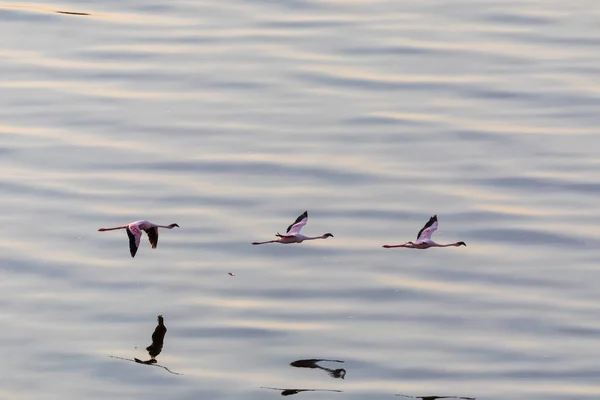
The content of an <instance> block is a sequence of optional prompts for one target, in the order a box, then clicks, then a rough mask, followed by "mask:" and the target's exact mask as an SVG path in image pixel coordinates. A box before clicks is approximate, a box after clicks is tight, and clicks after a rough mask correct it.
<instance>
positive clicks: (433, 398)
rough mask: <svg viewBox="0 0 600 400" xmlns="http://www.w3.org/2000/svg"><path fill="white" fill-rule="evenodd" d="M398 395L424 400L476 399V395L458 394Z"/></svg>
mask: <svg viewBox="0 0 600 400" xmlns="http://www.w3.org/2000/svg"><path fill="white" fill-rule="evenodd" d="M396 396H401V397H410V398H412V399H422V400H437V399H463V400H475V397H458V396H407V395H405V394H397V395H396Z"/></svg>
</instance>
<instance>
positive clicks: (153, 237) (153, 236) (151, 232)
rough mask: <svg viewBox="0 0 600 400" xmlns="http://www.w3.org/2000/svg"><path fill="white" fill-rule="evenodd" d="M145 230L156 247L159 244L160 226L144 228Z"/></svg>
mask: <svg viewBox="0 0 600 400" xmlns="http://www.w3.org/2000/svg"><path fill="white" fill-rule="evenodd" d="M144 232H146V234H147V235H148V239H149V240H150V244H151V245H152V248H153V249H155V248H156V246H158V228H157V227H152V228H148V229H144Z"/></svg>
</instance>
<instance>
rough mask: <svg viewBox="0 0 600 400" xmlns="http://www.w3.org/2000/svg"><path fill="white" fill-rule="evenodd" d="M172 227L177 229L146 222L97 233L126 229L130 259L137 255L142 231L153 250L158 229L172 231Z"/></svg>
mask: <svg viewBox="0 0 600 400" xmlns="http://www.w3.org/2000/svg"><path fill="white" fill-rule="evenodd" d="M174 227H178V228H179V225H177V224H171V225H167V226H164V225H156V224H153V223H152V222H148V221H135V222H131V223H130V224H127V225H123V226H117V227H116V228H100V229H98V231H99V232H104V231H114V230H117V229H126V230H127V236H129V252H130V253H131V257H132V258H133V257H135V253H137V251H138V247H140V238H141V237H142V231H145V232H146V234H147V235H148V239H150V244H151V245H152V248H153V249H155V248H156V246H157V245H158V228H167V229H173V228H174Z"/></svg>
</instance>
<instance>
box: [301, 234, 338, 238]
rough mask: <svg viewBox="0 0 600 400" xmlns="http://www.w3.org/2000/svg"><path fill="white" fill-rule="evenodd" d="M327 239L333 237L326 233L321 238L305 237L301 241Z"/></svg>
mask: <svg viewBox="0 0 600 400" xmlns="http://www.w3.org/2000/svg"><path fill="white" fill-rule="evenodd" d="M328 237H333V235H331V234H329V233H326V234H324V235H321V236H312V237H311V236H307V237H305V238H304V239H303V240H315V239H327V238H328Z"/></svg>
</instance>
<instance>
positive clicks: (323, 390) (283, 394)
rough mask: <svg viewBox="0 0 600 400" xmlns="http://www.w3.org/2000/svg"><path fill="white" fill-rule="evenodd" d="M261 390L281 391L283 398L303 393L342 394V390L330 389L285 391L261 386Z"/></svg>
mask: <svg viewBox="0 0 600 400" xmlns="http://www.w3.org/2000/svg"><path fill="white" fill-rule="evenodd" d="M261 389H271V390H281V395H282V396H291V395H294V394H298V393H301V392H337V393H341V392H342V391H341V390H330V389H283V388H274V387H267V386H261Z"/></svg>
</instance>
